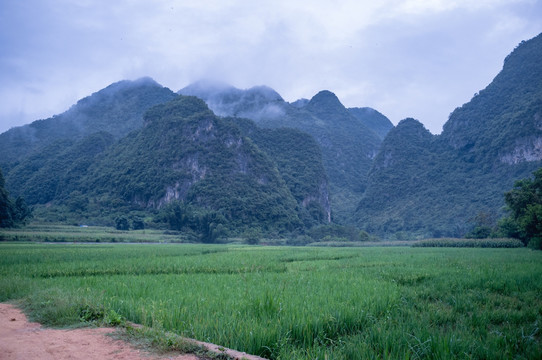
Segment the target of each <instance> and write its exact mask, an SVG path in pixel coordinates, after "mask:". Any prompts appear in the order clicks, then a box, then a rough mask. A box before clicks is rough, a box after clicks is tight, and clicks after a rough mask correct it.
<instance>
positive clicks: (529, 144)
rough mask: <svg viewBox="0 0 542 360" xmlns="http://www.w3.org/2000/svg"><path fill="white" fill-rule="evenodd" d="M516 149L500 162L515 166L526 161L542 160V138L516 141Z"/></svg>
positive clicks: (502, 157)
mask: <svg viewBox="0 0 542 360" xmlns="http://www.w3.org/2000/svg"><path fill="white" fill-rule="evenodd" d="M516 144H517V145H516V146H515V147H514V149H513V150H512V151H511V152H509V153H507V154H505V155H502V156H501V157H500V161H501V162H503V163H505V164H508V165H514V164H519V163H521V162H524V161H540V160H542V137H532V138H528V139H522V140H517V141H516Z"/></svg>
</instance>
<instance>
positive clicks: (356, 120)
mask: <svg viewBox="0 0 542 360" xmlns="http://www.w3.org/2000/svg"><path fill="white" fill-rule="evenodd" d="M179 93H180V94H185V95H193V96H197V97H199V98H201V99H203V100H205V102H206V103H207V105H208V106H209V107H210V108H211V109H212V110H213V111H215V112H216V113H217V114H220V115H222V116H237V117H246V118H249V119H252V120H254V121H255V122H256V123H257V124H258V125H259V126H261V127H264V128H294V129H298V130H301V131H303V132H306V133H308V134H310V135H312V136H313V137H314V138H315V139H316V142H317V143H318V144H319V146H320V148H321V151H322V158H323V161H324V167H325V170H326V173H327V176H328V179H329V188H330V199H331V208H332V212H333V218H334V220H335V221H338V222H342V223H344V222H345V221H347V219H348V217H349V215H350V214H351V213H352V212H353V211H354V209H355V207H356V205H357V203H358V202H359V200H360V198H361V196H362V194H363V192H364V190H365V186H366V180H367V172H368V171H369V168H370V166H371V163H372V159H373V157H374V156H375V155H376V153H377V151H378V148H379V146H380V143H381V141H382V138H381V137H382V134H383V133H385V129H386V128H388V127H389V124H391V123H390V122H389V120H388V119H387V118H385V117H384V116H382V117H379V116H375V113H376V114H379V113H378V112H376V111H374V112H372V111H370V110H372V109H364V110H360V111H357V110H353V111H351V110H348V109H346V108H345V107H344V106H343V104H341V102H340V101H339V99H338V98H337V96H336V95H335V94H333V93H332V92H330V91H321V92H319V93H318V94H316V95H315V96H314V97H313V98H312V99H310V100H306V99H300V100H298V101H296V102H294V103H292V104H290V103H287V102H286V101H284V100H283V99H282V98H281V97H280V95H279V94H278V93H276V92H275V91H274V90H272V89H270V88H268V87H254V88H251V89H248V90H240V89H237V88H234V87H232V86H229V85H225V84H218V85H217V84H215V83H208V82H198V83H195V84H192V85H190V86H187V87H186V88H184V89H181V90H180V91H179ZM373 127H374V130H373ZM388 130H389V128H388ZM377 132H378V133H377Z"/></svg>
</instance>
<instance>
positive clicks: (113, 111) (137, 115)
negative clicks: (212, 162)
mask: <svg viewBox="0 0 542 360" xmlns="http://www.w3.org/2000/svg"><path fill="white" fill-rule="evenodd" d="M175 96H176V94H175V93H173V92H172V91H171V90H169V89H167V88H165V87H163V86H161V85H159V84H158V83H156V82H155V81H154V80H152V79H150V78H142V79H139V80H135V81H128V80H124V81H119V82H117V83H114V84H111V85H109V86H108V87H106V88H105V89H102V90H100V91H98V92H96V93H94V94H92V95H90V96H88V97H85V98H83V99H81V100H79V101H78V102H77V104H75V105H73V106H72V107H71V108H70V109H69V110H67V111H66V112H64V113H62V114H60V115H55V116H53V117H51V118H48V119H44V120H36V121H34V122H32V123H31V124H28V125H24V126H20V127H15V128H12V129H10V130H8V131H6V132H4V133H2V134H0V153H1V154H2V157H1V158H0V167H1V168H2V169H5V170H7V169H9V168H11V167H12V166H13V164H14V163H15V162H16V161H18V160H19V159H22V158H24V157H25V156H27V155H29V154H31V153H32V152H34V151H36V149H40V148H42V147H44V146H48V145H50V144H51V143H53V142H54V141H56V140H60V139H64V140H65V139H69V140H71V141H74V140H77V139H82V138H84V137H85V136H88V135H90V134H92V133H95V132H98V131H105V132H108V133H110V134H111V135H113V136H114V137H115V138H117V139H118V138H121V137H123V136H125V135H126V134H127V133H129V132H130V131H132V130H134V129H137V128H139V127H141V126H142V125H143V114H144V113H145V111H146V110H147V109H149V108H150V107H151V106H153V105H156V104H160V103H163V102H165V101H168V100H171V99H173V98H174V97H175Z"/></svg>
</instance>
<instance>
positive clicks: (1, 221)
mask: <svg viewBox="0 0 542 360" xmlns="http://www.w3.org/2000/svg"><path fill="white" fill-rule="evenodd" d="M30 217H32V209H31V208H29V207H28V206H27V205H26V202H25V201H24V199H23V198H22V197H18V198H17V199H16V200H15V202H13V201H12V200H11V199H10V197H9V193H8V191H7V190H6V188H5V180H4V175H2V170H1V169H0V228H3V227H13V226H16V225H17V224H24V223H25V222H26V220H27V219H29V218H30Z"/></svg>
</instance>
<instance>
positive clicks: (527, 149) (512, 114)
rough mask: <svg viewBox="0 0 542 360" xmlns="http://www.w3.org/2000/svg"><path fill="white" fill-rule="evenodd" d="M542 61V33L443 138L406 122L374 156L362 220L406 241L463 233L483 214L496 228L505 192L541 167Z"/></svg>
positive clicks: (454, 118) (456, 116) (453, 119)
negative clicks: (407, 239)
mask: <svg viewBox="0 0 542 360" xmlns="http://www.w3.org/2000/svg"><path fill="white" fill-rule="evenodd" d="M541 57H542V35H539V36H537V37H536V38H534V39H532V40H529V41H525V42H522V43H521V44H520V45H519V46H518V47H517V48H516V49H515V50H514V52H513V53H512V54H510V55H509V56H508V57H507V58H506V60H505V62H504V67H503V69H502V71H501V72H500V73H499V75H497V77H495V79H494V80H493V82H492V83H491V84H490V85H489V86H488V87H487V88H486V89H484V90H482V91H480V93H479V94H477V95H475V96H474V98H473V99H472V100H471V101H470V102H469V103H467V104H465V105H463V106H461V107H459V108H457V109H456V110H455V111H454V112H453V113H452V114H451V115H450V118H449V120H448V122H447V123H446V124H445V125H444V130H443V132H442V134H441V135H432V134H430V133H429V131H427V130H426V129H425V128H424V127H423V125H422V124H421V123H419V122H418V121H416V120H414V119H406V120H403V121H401V122H400V123H399V124H398V125H397V127H396V128H394V129H393V130H392V131H390V132H389V134H388V136H387V137H386V138H385V139H384V141H383V143H382V145H381V147H380V151H379V154H378V155H377V156H376V158H375V161H374V163H373V165H372V169H371V170H370V172H369V179H368V185H367V190H366V191H365V194H364V198H363V200H362V201H361V202H360V204H359V206H358V208H357V211H356V214H355V221H356V223H357V224H358V225H359V226H361V227H362V228H364V229H365V230H367V231H368V232H369V233H376V234H381V235H384V234H393V233H395V234H398V236H399V237H404V238H424V237H442V236H455V237H457V236H464V235H465V234H467V233H469V232H471V231H472V230H474V228H475V227H476V226H477V224H476V218H481V217H485V218H493V219H494V224H490V225H496V222H497V219H498V218H499V217H501V216H502V215H504V211H503V209H504V205H505V204H504V198H503V193H504V192H505V191H508V190H509V189H511V188H512V186H513V184H514V182H515V181H516V180H518V179H521V178H525V177H528V176H529V175H530V174H531V173H532V172H533V171H534V170H536V169H538V168H540V167H541V166H542V154H541V144H542V86H541V84H542V62H540V58H541ZM473 220H474V221H473Z"/></svg>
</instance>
